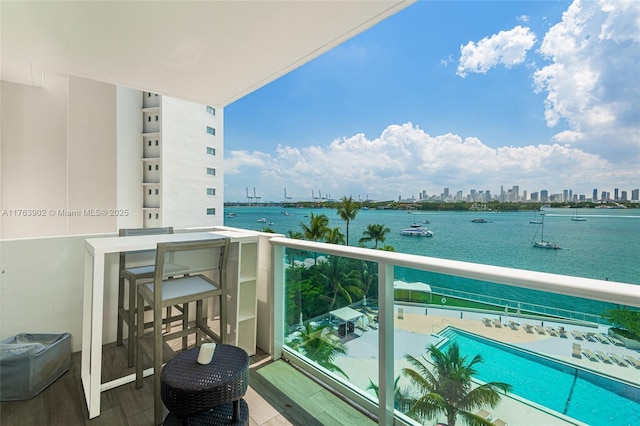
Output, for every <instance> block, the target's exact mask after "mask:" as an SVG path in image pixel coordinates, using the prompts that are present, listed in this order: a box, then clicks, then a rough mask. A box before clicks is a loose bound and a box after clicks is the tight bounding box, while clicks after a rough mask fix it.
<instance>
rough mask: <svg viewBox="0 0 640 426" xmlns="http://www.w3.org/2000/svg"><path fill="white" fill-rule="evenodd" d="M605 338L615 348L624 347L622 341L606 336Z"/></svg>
mask: <svg viewBox="0 0 640 426" xmlns="http://www.w3.org/2000/svg"><path fill="white" fill-rule="evenodd" d="M607 338H608V339H609V341H610V342H611V343H613V344H614V345H616V346H624V342H623V341H622V340H620V339H618V338H617V337H613V336H607Z"/></svg>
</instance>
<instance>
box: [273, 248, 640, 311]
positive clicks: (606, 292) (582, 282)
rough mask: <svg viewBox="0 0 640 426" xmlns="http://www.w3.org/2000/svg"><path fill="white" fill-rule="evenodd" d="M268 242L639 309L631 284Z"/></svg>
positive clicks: (638, 294)
mask: <svg viewBox="0 0 640 426" xmlns="http://www.w3.org/2000/svg"><path fill="white" fill-rule="evenodd" d="M269 242H270V243H271V244H273V245H276V246H282V247H287V248H293V249H299V250H308V251H314V252H320V253H326V254H331V255H335V256H343V257H351V258H354V259H358V260H363V261H369V262H376V263H382V264H388V265H395V266H403V267H407V268H413V269H419V270H422V271H428V272H434V273H439V274H445V275H453V276H458V277H463V278H470V279H475V280H481V281H486V282H493V283H498V284H505V285H509V286H514V287H521V288H527V289H530V290H540V291H546V292H551V293H557V294H563V295H567V296H575V297H582V298H586V299H592V300H597V301H600V302H609V303H614V304H622V305H626V306H633V307H637V308H640V285H635V284H627V283H620V282H615V281H603V280H596V279H592V278H581V277H574V276H570V275H559V274H551V273H548V272H538V271H529V270H523V269H515V268H507V267H503V266H494V265H485V264H480V263H472V262H463V261H459V260H450V259H440V258H436V257H429V256H419V255H414V254H406V253H398V252H390V251H385V250H374V249H370V248H363V247H352V246H344V245H339V244H328V243H322V242H314V241H306V240H297V239H292V238H286V237H279V236H276V237H273V238H271V239H270V240H269ZM523 272H526V273H523Z"/></svg>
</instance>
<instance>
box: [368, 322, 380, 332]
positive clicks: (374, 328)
mask: <svg viewBox="0 0 640 426" xmlns="http://www.w3.org/2000/svg"><path fill="white" fill-rule="evenodd" d="M369 328H370V329H372V330H377V329H378V324H376V323H375V322H370V323H369Z"/></svg>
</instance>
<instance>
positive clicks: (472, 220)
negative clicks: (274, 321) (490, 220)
mask: <svg viewBox="0 0 640 426" xmlns="http://www.w3.org/2000/svg"><path fill="white" fill-rule="evenodd" d="M471 222H473V223H487V219H484V218H482V217H477V218H475V219H471Z"/></svg>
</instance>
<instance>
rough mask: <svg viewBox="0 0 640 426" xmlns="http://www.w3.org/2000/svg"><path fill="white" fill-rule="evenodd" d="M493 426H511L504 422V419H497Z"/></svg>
mask: <svg viewBox="0 0 640 426" xmlns="http://www.w3.org/2000/svg"><path fill="white" fill-rule="evenodd" d="M493 424H494V425H496V426H509V425H508V424H507V422H505V421H504V420H502V419H495V420H494V421H493Z"/></svg>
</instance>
